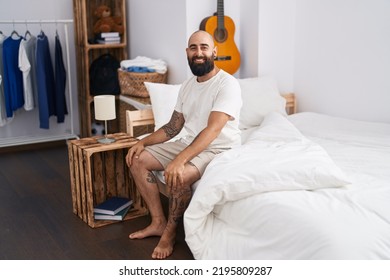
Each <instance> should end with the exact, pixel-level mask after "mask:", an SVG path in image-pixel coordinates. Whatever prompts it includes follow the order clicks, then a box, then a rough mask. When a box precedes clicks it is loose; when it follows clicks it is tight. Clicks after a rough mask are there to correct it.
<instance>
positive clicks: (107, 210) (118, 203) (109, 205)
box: [93, 196, 133, 215]
mask: <svg viewBox="0 0 390 280" xmlns="http://www.w3.org/2000/svg"><path fill="white" fill-rule="evenodd" d="M132 203H133V201H132V200H130V199H128V198H124V197H117V196H114V197H111V198H109V199H107V200H106V201H104V202H102V203H100V204H99V205H97V206H96V207H95V208H94V209H93V212H94V213H99V214H106V215H115V214H117V213H118V212H120V211H121V210H123V209H125V208H126V207H129V206H130V205H131V204H132Z"/></svg>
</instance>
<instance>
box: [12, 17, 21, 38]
mask: <svg viewBox="0 0 390 280" xmlns="http://www.w3.org/2000/svg"><path fill="white" fill-rule="evenodd" d="M12 24H13V27H14V30H13V31H12V32H11V35H9V36H10V37H11V38H12V36H14V35H16V36H17V39H20V38H22V36H20V35H19V33H18V31H16V29H15V22H14V21H13V22H12Z"/></svg>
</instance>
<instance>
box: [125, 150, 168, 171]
mask: <svg viewBox="0 0 390 280" xmlns="http://www.w3.org/2000/svg"><path fill="white" fill-rule="evenodd" d="M142 169H147V170H161V169H162V166H161V164H160V163H159V162H158V161H157V160H156V159H155V158H154V157H153V156H152V155H151V154H150V153H149V152H147V151H142V152H141V154H140V155H139V156H138V157H136V156H133V160H132V164H131V166H130V171H131V172H133V171H134V172H137V171H139V170H142Z"/></svg>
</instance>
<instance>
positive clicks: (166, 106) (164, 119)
mask: <svg viewBox="0 0 390 280" xmlns="http://www.w3.org/2000/svg"><path fill="white" fill-rule="evenodd" d="M144 84H145V87H146V89H147V90H148V92H149V95H150V101H151V103H152V110H153V116H154V123H155V131H156V130H158V129H159V128H160V127H162V126H163V125H165V124H167V123H168V122H169V120H170V119H171V116H172V113H173V110H174V109H175V105H176V101H177V97H178V95H179V90H180V87H181V84H179V85H170V84H160V83H150V82H144ZM185 134H186V132H185V131H184V129H183V130H182V131H181V132H180V133H179V135H177V136H176V137H175V139H177V138H180V137H182V136H184V135H185Z"/></svg>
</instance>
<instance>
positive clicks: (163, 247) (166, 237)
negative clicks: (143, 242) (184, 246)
mask: <svg viewBox="0 0 390 280" xmlns="http://www.w3.org/2000/svg"><path fill="white" fill-rule="evenodd" d="M175 241H176V231H174V232H173V233H172V232H169V231H168V230H165V231H164V233H163V235H162V236H161V239H160V241H159V242H158V244H157V246H156V248H154V251H153V254H152V258H153V259H160V260H161V259H165V258H167V257H169V256H170V255H171V254H172V252H173V247H174V245H175Z"/></svg>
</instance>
